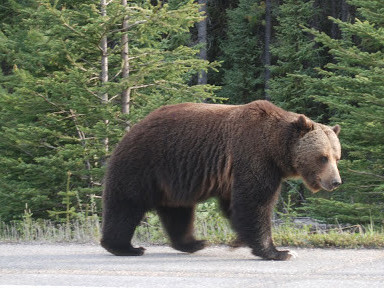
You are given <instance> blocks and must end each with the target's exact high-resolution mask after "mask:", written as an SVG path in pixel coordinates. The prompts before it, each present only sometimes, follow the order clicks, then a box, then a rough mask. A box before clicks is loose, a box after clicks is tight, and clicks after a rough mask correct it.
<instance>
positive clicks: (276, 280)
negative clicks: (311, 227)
mask: <svg viewBox="0 0 384 288" xmlns="http://www.w3.org/2000/svg"><path fill="white" fill-rule="evenodd" d="M294 251H295V252H296V253H297V254H298V258H296V259H294V260H291V261H286V262H279V261H264V260H261V259H260V258H257V257H254V256H253V255H252V254H251V253H250V251H249V249H246V248H240V249H237V250H231V249H229V248H228V247H224V246H223V247H209V248H206V249H204V250H202V251H199V252H197V253H195V254H192V255H190V254H185V253H180V252H178V251H175V250H173V249H171V248H169V247H165V246H150V247H147V251H146V253H145V255H144V256H141V257H116V256H112V255H110V254H108V253H107V252H105V251H104V250H103V249H102V248H101V247H99V246H97V245H47V244H44V245H37V244H33V245H29V244H28V245H26V244H1V243H0V288H3V287H17V288H26V287H44V288H49V287H63V286H66V287H140V288H146V287H150V288H156V287H167V288H169V287H178V288H179V287H180V288H186V287H194V288H195V287H209V288H214V287H220V288H221V287H231V288H232V287H241V288H247V287H295V288H298V287H306V288H308V287H322V288H328V287H337V288H340V287H348V288H352V287H359V288H360V287H370V288H373V287H380V288H382V287H384V251H383V250H345V249H344V250H334V249H294Z"/></svg>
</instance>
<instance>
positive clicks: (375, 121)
mask: <svg viewBox="0 0 384 288" xmlns="http://www.w3.org/2000/svg"><path fill="white" fill-rule="evenodd" d="M196 2H197V1H190V0H169V1H153V0H152V1H149V0H148V1H146V0H134V1H128V4H127V5H126V6H123V5H122V4H121V2H120V1H119V0H112V1H107V3H108V5H107V6H106V15H105V16H102V15H101V13H100V10H101V7H100V2H99V1H95V0H86V1H73V0H57V1H50V0H23V1H16V0H5V1H2V2H1V4H0V71H1V73H0V175H1V176H0V205H1V206H2V209H1V211H0V218H1V219H2V220H11V219H14V218H19V217H21V216H22V214H23V210H24V207H25V203H28V207H30V209H31V211H32V213H33V217H36V218H39V217H42V218H46V217H48V216H49V213H48V211H50V215H51V216H52V217H59V218H60V217H62V216H63V215H66V217H67V216H68V215H70V217H76V213H74V212H75V211H81V209H84V207H85V206H86V205H88V203H89V201H91V199H92V201H93V199H97V197H99V196H100V194H101V190H102V186H101V185H102V178H103V175H104V170H105V165H106V163H107V160H108V157H109V154H110V153H111V151H112V150H113V148H114V146H115V144H116V143H117V142H118V141H119V139H120V138H121V137H122V135H123V134H124V131H125V130H126V129H129V127H131V126H132V125H134V124H135V123H136V122H137V121H139V120H140V119H142V118H143V117H144V116H145V115H147V114H148V113H149V112H150V111H152V110H153V109H155V108H157V107H159V106H161V105H164V104H171V103H177V102H186V101H207V99H210V101H216V100H217V99H218V98H215V97H217V96H219V97H220V99H223V98H224V99H227V102H228V103H232V104H241V103H246V102H250V101H252V100H255V99H262V98H264V97H265V95H269V97H270V99H271V101H272V102H274V103H275V104H277V105H278V106H281V107H283V108H285V109H287V110H291V111H295V112H298V113H304V114H306V115H308V116H310V117H311V118H312V119H314V120H316V121H319V122H322V123H324V124H329V125H333V124H335V123H339V124H340V125H341V126H342V131H341V134H340V140H341V144H342V147H343V160H342V161H340V165H339V166H340V171H341V173H342V177H343V180H344V185H342V186H341V187H340V188H339V189H338V190H337V191H336V192H334V193H332V194H325V193H320V194H318V195H319V196H316V197H314V199H317V198H320V197H323V198H328V199H326V200H324V201H323V202H321V200H318V201H317V200H313V199H307V197H308V195H309V192H308V191H306V190H305V189H304V186H303V185H301V184H299V183H292V182H290V183H288V185H286V186H285V187H284V188H283V193H282V197H281V199H282V201H281V202H282V203H280V205H279V206H278V207H279V209H281V210H282V211H288V210H289V211H294V209H295V208H296V207H297V206H302V205H304V207H305V209H306V210H304V211H307V212H306V213H307V214H308V215H311V216H313V217H318V218H321V219H325V218H324V215H325V214H324V211H327V209H326V208H325V207H327V206H328V208H329V210H332V211H334V210H335V211H337V210H338V209H340V211H342V212H340V213H342V214H343V215H344V216H345V217H341V216H340V215H338V216H337V218H338V219H344V220H345V221H355V222H359V221H363V220H362V219H365V220H366V219H368V218H370V217H371V218H370V219H374V221H376V222H380V221H379V220H378V219H380V217H381V216H382V213H383V208H382V207H383V202H384V192H383V191H384V153H383V152H384V151H383V147H384V146H383V143H384V129H383V125H384V119H383V117H384V116H383V115H384V113H383V112H384V111H383V109H384V108H383V107H384V102H383V96H382V95H384V88H383V87H384V86H383V84H382V83H384V81H383V80H384V79H383V78H384V76H383V75H384V73H383V67H384V65H383V53H384V46H383V45H384V40H383V39H384V32H383V31H384V26H383V25H384V20H383V17H382V15H383V12H384V3H383V2H382V1H380V0H372V1H363V0H349V1H348V0H336V1H334V0H271V1H268V4H271V5H272V9H271V12H272V13H271V14H270V15H269V14H268V15H269V16H271V17H266V1H259V0H258V1H251V0H238V1H228V0H224V1H223V0H220V1H219V0H212V1H208V4H207V5H208V7H207V8H208V9H207V15H208V16H207V17H208V18H207V19H206V20H207V21H206V25H207V35H206V37H207V39H198V38H199V37H198V33H197V30H198V29H196V26H195V25H196V23H198V22H200V21H201V20H202V19H203V18H202V15H201V14H200V13H199V12H198V11H199V8H198V4H197V3H196ZM267 19H268V21H267ZM124 20H125V21H126V26H125V27H126V28H124V27H123V25H122V24H123V22H124ZM266 21H267V22H268V23H267V22H266ZM269 24H272V26H268V25H269ZM267 26H268V27H267ZM267 28H268V29H267ZM269 28H271V31H270V32H271V33H270V34H269V33H268V35H270V36H271V37H270V38H268V39H269V40H270V44H271V45H270V49H269V51H268V49H267V48H268V45H266V37H265V36H266V31H267V30H268V31H269ZM200 34H201V33H200ZM123 35H124V36H125V37H122V36H123ZM103 38H104V39H107V41H108V42H107V47H106V51H104V56H105V58H108V81H106V82H103V81H102V80H101V74H102V69H101V63H100V62H101V59H102V50H103V49H101V45H100V42H101V39H103ZM122 39H127V43H128V55H127V56H128V57H127V59H128V60H127V61H128V63H126V64H128V65H125V66H124V65H123V63H122V56H121V52H122V48H123V46H124V44H125V43H122ZM198 40H200V42H201V43H206V48H207V57H208V60H209V61H210V62H208V61H202V60H201V59H199V57H198V54H199V51H200V48H201V47H200V46H199V45H197V42H198ZM268 43H269V41H268ZM204 45H205V44H204ZM268 52H270V53H268ZM266 54H268V55H266ZM266 56H268V57H266ZM267 58H268V61H267V60H266V59H267ZM217 60H220V61H221V67H219V66H218V64H217V62H215V61H217ZM267 62H268V63H267ZM269 63H270V65H269ZM266 64H268V65H266ZM202 70H204V71H208V79H207V81H208V83H210V84H211V85H195V84H196V82H197V79H198V76H197V75H198V73H199V72H201V71H202ZM123 71H124V73H123ZM217 71H218V73H217ZM269 71H270V72H271V74H270V76H268V75H269V74H268V75H267V77H265V75H266V72H269ZM123 74H124V77H123ZM265 81H267V82H268V83H265ZM218 86H220V88H221V89H217V88H218ZM266 87H267V88H268V91H266ZM122 91H126V93H128V94H129V103H128V104H129V114H126V113H123V111H126V110H124V109H123V111H122V103H121V101H122V96H121V95H122ZM105 96H108V97H105ZM68 175H70V176H68ZM327 201H328V202H327ZM287 203H289V205H288V206H287V205H286V204H287ZM340 205H342V208H340V207H341V206H340ZM73 207H74V208H75V210H74V209H73ZM99 207H100V205H99ZM287 207H289V209H287ZM320 210H321V211H320ZM355 210H356V211H357V210H358V211H359V213H357V214H358V215H357V214H356V213H355V212H356V211H355ZM62 212H64V214H63V213H62ZM72 212H73V213H72ZM295 213H296V212H295ZM301 213H304V212H301ZM329 213H331V212H329ZM332 213H333V212H332ZM367 213H370V214H369V215H368V214H367ZM57 215H59V216H57ZM60 215H61V216H60ZM330 215H331V214H330ZM332 215H333V214H332ZM332 217H336V216H332ZM332 217H331V218H332ZM348 217H352V218H348ZM348 219H349V220H348ZM353 219H355V220H353ZM344 220H343V221H344ZM365 220H364V221H365ZM327 221H329V219H327ZM355 222H354V223H355Z"/></svg>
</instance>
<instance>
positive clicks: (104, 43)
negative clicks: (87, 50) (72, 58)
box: [100, 0, 109, 152]
mask: <svg viewBox="0 0 384 288" xmlns="http://www.w3.org/2000/svg"><path fill="white" fill-rule="evenodd" d="M100 11H101V16H102V17H106V16H107V3H106V0H100ZM100 49H101V86H102V87H103V88H105V84H106V83H107V82H108V39H107V33H106V31H104V35H103V37H102V38H101V40H100ZM101 102H102V103H103V104H107V103H108V93H107V92H106V91H103V94H102V95H101ZM104 122H105V125H106V126H107V125H108V123H109V121H108V120H105V121H104ZM103 142H104V147H105V152H108V150H109V139H108V137H106V138H105V139H104V140H103Z"/></svg>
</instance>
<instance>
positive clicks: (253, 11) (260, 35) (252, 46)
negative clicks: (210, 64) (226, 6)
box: [218, 0, 265, 104]
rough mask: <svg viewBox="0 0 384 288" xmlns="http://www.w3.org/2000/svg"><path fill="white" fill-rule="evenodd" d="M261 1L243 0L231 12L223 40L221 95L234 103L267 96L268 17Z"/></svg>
mask: <svg viewBox="0 0 384 288" xmlns="http://www.w3.org/2000/svg"><path fill="white" fill-rule="evenodd" d="M264 13H265V7H264V6H263V3H261V1H252V0H240V2H239V5H238V7H237V8H235V9H233V10H229V11H228V34H227V39H225V40H224V41H223V43H222V51H223V54H224V55H223V59H222V60H223V61H224V62H223V70H224V76H223V80H222V81H223V83H222V88H221V90H220V91H219V93H218V95H219V96H220V97H224V98H227V99H229V102H230V103H237V104H239V103H248V102H250V101H253V100H256V99H263V98H264V72H265V70H264V64H263V61H262V55H263V52H264V44H263V41H264V26H263V25H262V21H263V20H264Z"/></svg>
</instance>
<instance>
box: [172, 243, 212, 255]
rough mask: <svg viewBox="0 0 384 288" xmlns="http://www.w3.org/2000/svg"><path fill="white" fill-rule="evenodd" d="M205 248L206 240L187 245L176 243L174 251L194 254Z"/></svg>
mask: <svg viewBox="0 0 384 288" xmlns="http://www.w3.org/2000/svg"><path fill="white" fill-rule="evenodd" d="M205 246H206V241H205V240H195V241H192V242H187V243H174V244H173V245H172V247H173V248H174V249H176V250H179V251H182V252H187V253H194V252H196V251H199V250H201V249H204V247H205Z"/></svg>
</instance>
